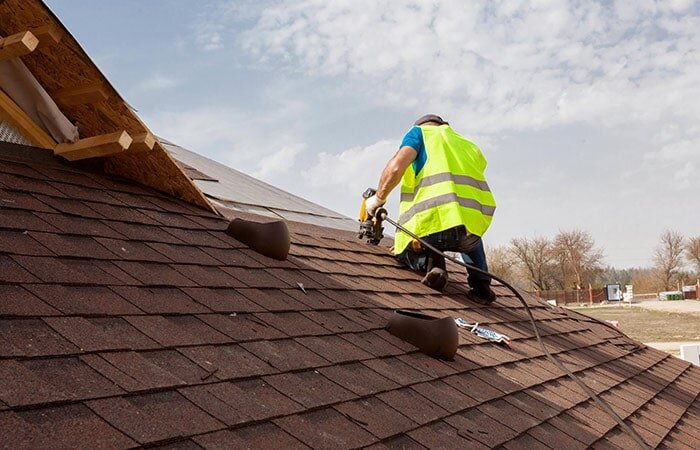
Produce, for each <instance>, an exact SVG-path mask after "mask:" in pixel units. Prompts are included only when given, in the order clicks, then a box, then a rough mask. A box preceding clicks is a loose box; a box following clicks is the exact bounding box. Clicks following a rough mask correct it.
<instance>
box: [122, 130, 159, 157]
mask: <svg viewBox="0 0 700 450" xmlns="http://www.w3.org/2000/svg"><path fill="white" fill-rule="evenodd" d="M133 138H134V142H132V143H131V146H130V147H129V153H140V152H150V151H151V150H153V146H154V145H156V137H155V136H153V134H151V133H150V132H148V131H146V132H144V133H138V134H135V135H134V136H133Z"/></svg>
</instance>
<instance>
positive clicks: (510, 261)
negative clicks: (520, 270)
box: [486, 246, 516, 281]
mask: <svg viewBox="0 0 700 450" xmlns="http://www.w3.org/2000/svg"><path fill="white" fill-rule="evenodd" d="M486 260H487V261H488V265H489V272H491V273H492V274H494V275H496V276H497V277H501V278H503V279H504V280H513V281H514V279H515V278H516V270H515V257H514V256H513V254H512V253H511V252H510V250H508V249H507V248H506V247H504V246H498V247H493V248H490V247H487V248H486Z"/></svg>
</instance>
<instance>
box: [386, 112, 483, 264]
mask: <svg viewBox="0 0 700 450" xmlns="http://www.w3.org/2000/svg"><path fill="white" fill-rule="evenodd" d="M419 128H420V129H421V131H422V133H423V142H424V144H425V152H426V156H427V158H426V162H425V165H424V166H423V168H422V169H421V170H420V172H419V173H418V174H416V173H415V172H414V169H413V164H411V165H410V166H408V168H407V169H406V172H404V174H403V179H402V181H401V203H400V206H399V219H398V222H399V223H400V224H401V225H403V226H404V227H406V228H407V229H409V230H410V231H412V232H413V233H415V234H416V235H418V236H419V237H423V236H427V235H430V234H433V233H437V232H439V231H443V230H447V229H450V228H453V227H456V226H458V225H464V226H465V227H466V229H467V231H468V232H469V233H471V234H476V235H477V236H483V235H484V233H485V232H486V230H487V229H488V227H489V225H491V219H492V218H493V213H494V211H495V210H496V201H495V200H494V198H493V195H492V194H491V190H490V189H489V185H488V184H487V183H486V178H485V176H484V170H486V158H484V155H483V154H482V153H481V150H479V147H477V146H476V145H475V144H474V143H472V142H470V141H468V140H467V139H465V138H463V137H462V136H460V135H459V134H457V133H456V132H455V131H454V130H453V129H452V128H450V126H449V125H440V126H431V125H424V126H421V127H419ZM412 240H413V238H411V237H410V236H409V235H408V234H406V233H404V232H402V231H400V230H396V236H395V239H394V253H395V254H397V255H398V254H399V253H401V252H403V251H404V250H405V249H406V247H407V246H408V245H409V244H410V243H411V241H412Z"/></svg>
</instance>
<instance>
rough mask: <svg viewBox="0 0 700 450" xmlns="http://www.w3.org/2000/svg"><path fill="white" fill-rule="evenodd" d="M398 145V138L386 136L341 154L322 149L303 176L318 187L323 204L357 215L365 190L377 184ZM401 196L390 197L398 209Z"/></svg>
mask: <svg viewBox="0 0 700 450" xmlns="http://www.w3.org/2000/svg"><path fill="white" fill-rule="evenodd" d="M397 145H398V144H397V142H395V141H389V140H383V141H379V142H376V143H374V144H372V145H368V146H366V147H353V148H351V149H348V150H345V151H343V152H341V153H338V154H330V153H325V152H323V153H319V154H318V155H317V158H316V160H315V161H314V162H313V163H312V164H311V165H310V166H309V168H307V169H305V170H303V171H302V172H301V177H302V179H303V180H304V182H305V184H307V185H309V186H310V187H312V188H314V189H315V190H316V191H318V193H317V198H318V199H319V201H320V202H322V204H325V205H326V206H328V207H330V208H332V209H335V210H336V211H339V212H341V213H344V214H346V215H349V216H351V217H353V216H355V210H354V207H355V206H357V208H359V202H360V199H361V198H360V196H361V194H362V192H364V191H365V189H367V188H368V187H375V188H376V187H377V182H378V181H379V174H380V173H381V170H382V169H383V168H384V165H385V164H386V163H387V161H389V159H390V158H391V157H392V156H393V155H394V153H395V152H396V150H397ZM397 198H398V197H397V196H396V195H392V197H390V199H389V204H390V205H391V206H395V207H396V208H394V209H398V200H396V199H397ZM340 199H343V200H340ZM394 203H396V205H394ZM356 204H357V205H356Z"/></svg>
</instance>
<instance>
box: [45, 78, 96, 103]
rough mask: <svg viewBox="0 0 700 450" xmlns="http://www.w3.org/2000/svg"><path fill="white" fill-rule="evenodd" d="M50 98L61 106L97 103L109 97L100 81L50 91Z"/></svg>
mask: <svg viewBox="0 0 700 450" xmlns="http://www.w3.org/2000/svg"><path fill="white" fill-rule="evenodd" d="M50 95H51V98H53V100H54V101H55V102H56V103H58V104H59V105H61V106H74V105H84V104H86V103H97V102H101V101H103V100H107V98H109V94H108V93H107V89H105V87H104V86H103V85H102V83H91V84H87V85H84V86H75V87H70V88H63V89H59V90H56V91H53V92H51V94H50Z"/></svg>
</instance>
